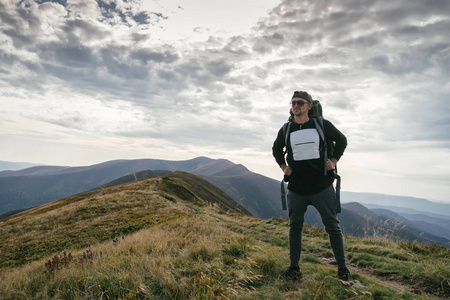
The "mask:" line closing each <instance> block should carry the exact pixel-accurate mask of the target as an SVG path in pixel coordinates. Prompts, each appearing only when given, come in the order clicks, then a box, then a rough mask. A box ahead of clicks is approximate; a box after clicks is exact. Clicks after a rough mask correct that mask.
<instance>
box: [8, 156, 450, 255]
mask: <svg viewBox="0 0 450 300" xmlns="http://www.w3.org/2000/svg"><path fill="white" fill-rule="evenodd" d="M173 171H183V172H188V173H192V174H195V175H198V176H200V177H202V178H204V179H206V180H207V181H209V182H210V183H212V184H214V185H215V186H217V187H218V188H220V189H221V190H222V191H224V192H225V193H226V194H228V195H229V196H230V197H231V198H232V199H233V200H234V201H235V202H236V203H238V204H239V205H241V206H242V207H244V208H245V209H246V210H247V211H248V212H250V213H251V214H253V215H254V216H256V217H259V218H262V219H267V218H287V212H286V211H283V210H282V209H281V203H280V201H281V200H280V182H279V181H277V180H273V179H271V178H268V177H265V176H262V175H259V174H255V173H252V172H250V171H249V170H248V169H247V168H246V167H244V166H242V165H237V164H234V163H232V162H230V161H228V160H225V159H217V160H216V159H210V158H206V157H198V158H195V159H191V160H186V161H166V160H155V159H139V160H114V161H108V162H105V163H101V164H96V165H92V166H86V167H60V166H35V167H31V168H27V169H22V170H17V171H3V172H0V214H1V213H4V215H3V216H2V215H0V218H2V217H7V216H8V215H11V214H12V213H14V211H15V210H17V211H20V210H23V209H24V208H28V207H33V206H38V205H41V204H44V203H48V202H51V201H55V200H58V199H61V198H64V197H68V196H71V195H75V194H79V193H83V192H86V191H89V190H96V189H102V188H105V187H109V186H114V185H118V184H122V183H127V182H133V181H137V180H142V179H146V178H155V177H159V176H162V175H164V174H168V173H170V172H173ZM343 180H345V178H344V179H343ZM341 201H342V203H343V209H342V214H340V215H339V219H340V220H341V224H342V227H343V230H344V233H346V234H350V235H355V236H360V237H370V236H374V235H384V236H387V235H390V236H394V237H395V238H397V239H399V240H407V241H411V242H414V241H417V242H421V243H425V244H439V245H447V246H449V245H450V221H449V216H450V204H443V203H436V202H431V201H428V200H425V199H418V198H411V197H399V196H389V195H381V194H369V193H353V192H341ZM363 205H364V206H363ZM392 205H394V206H392ZM306 222H307V223H308V224H310V225H315V224H317V225H318V226H319V227H320V226H321V221H320V218H318V215H317V211H316V210H315V209H314V208H311V209H308V212H307V215H306Z"/></svg>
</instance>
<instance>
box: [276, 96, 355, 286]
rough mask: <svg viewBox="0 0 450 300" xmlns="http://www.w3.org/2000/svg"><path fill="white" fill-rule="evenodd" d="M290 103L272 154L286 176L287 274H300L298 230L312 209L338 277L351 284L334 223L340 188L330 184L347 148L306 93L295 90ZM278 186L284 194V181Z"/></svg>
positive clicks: (300, 240)
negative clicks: (324, 233) (326, 241)
mask: <svg viewBox="0 0 450 300" xmlns="http://www.w3.org/2000/svg"><path fill="white" fill-rule="evenodd" d="M290 104H291V117H290V118H289V121H288V122H287V123H286V124H284V126H283V127H282V128H281V129H280V130H279V132H278V135H277V138H276V140H275V142H274V143H273V147H272V153H273V156H274V157H275V160H276V162H277V163H278V165H279V166H280V168H281V169H282V171H283V173H284V181H286V182H288V194H287V204H288V205H287V207H288V211H289V259H290V266H289V268H288V270H287V271H286V276H288V277H290V278H295V279H297V278H300V277H301V276H302V273H301V270H300V267H299V261H300V254H301V248H302V229H303V222H304V217H305V213H306V210H307V207H308V205H312V206H314V207H315V208H316V209H317V211H318V212H319V214H320V216H321V218H322V222H323V224H324V226H325V230H326V231H327V233H328V235H329V238H330V243H331V248H332V250H333V253H334V256H335V259H336V262H337V265H338V277H339V278H340V279H341V280H346V281H348V280H351V276H350V272H349V270H348V269H347V266H346V262H345V252H344V241H343V237H342V230H341V227H340V225H339V220H338V219H337V213H338V212H340V202H339V198H338V197H337V196H339V195H338V194H336V191H337V192H338V187H336V191H335V189H334V186H333V182H334V180H335V179H336V178H338V176H337V173H336V165H337V162H338V161H339V159H340V157H341V156H342V154H343V153H344V150H345V148H346V146H347V138H346V137H345V136H344V135H343V134H342V133H341V132H340V131H339V130H338V129H337V128H336V127H335V126H334V125H333V124H332V123H331V122H330V121H328V120H325V119H323V118H322V115H321V114H322V113H321V106H320V103H319V102H318V101H317V100H313V99H312V97H311V95H310V94H308V93H307V92H305V91H295V92H294V95H293V96H292V99H291V102H290ZM284 149H286V150H284ZM285 154H287V157H286V160H285ZM339 183H340V178H339ZM281 184H282V186H281V190H282V196H283V191H284V182H282V183H281ZM283 205H284V204H283Z"/></svg>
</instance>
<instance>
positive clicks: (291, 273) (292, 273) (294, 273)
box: [285, 266, 302, 280]
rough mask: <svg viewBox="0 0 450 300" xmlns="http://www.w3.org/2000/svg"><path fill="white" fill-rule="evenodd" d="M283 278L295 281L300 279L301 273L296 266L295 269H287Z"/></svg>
mask: <svg viewBox="0 0 450 300" xmlns="http://www.w3.org/2000/svg"><path fill="white" fill-rule="evenodd" d="M285 276H286V277H287V278H290V279H294V280H297V279H300V278H302V271H300V267H298V266H297V267H293V266H290V267H289V268H288V269H287V271H286V273H285Z"/></svg>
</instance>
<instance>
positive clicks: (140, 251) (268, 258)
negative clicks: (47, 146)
mask: <svg viewBox="0 0 450 300" xmlns="http://www.w3.org/2000/svg"><path fill="white" fill-rule="evenodd" d="M287 230H288V224H287V221H286V220H283V219H268V220H260V219H257V218H254V217H251V216H249V215H248V214H247V212H246V211H245V210H244V209H243V208H242V207H240V206H239V205H236V203H235V202H233V201H232V200H231V198H229V197H228V196H227V195H226V194H224V193H223V192H222V191H220V190H219V189H217V188H215V187H214V186H212V185H210V184H209V183H207V182H206V181H205V180H203V179H201V178H199V177H196V176H193V175H191V174H187V173H182V172H175V173H170V174H168V175H165V176H162V177H159V178H154V179H148V180H142V181H137V182H133V183H128V184H123V185H118V186H113V187H109V188H105V189H102V190H98V191H92V192H89V193H85V194H82V195H78V196H74V197H70V198H65V199H62V200H59V201H56V202H52V203H49V204H46V205H43V206H40V207H37V208H33V209H30V210H27V211H24V212H22V213H19V214H17V215H14V216H11V217H9V218H6V219H4V220H1V221H0V236H1V237H2V238H1V241H0V251H1V254H2V255H1V256H0V259H1V261H0V264H1V272H0V274H1V275H0V295H2V297H3V298H4V299H31V298H34V299H99V298H103V299H108V298H109V299H119V298H122V299H314V298H316V299H349V298H352V299H429V298H431V297H432V296H434V297H448V296H450V288H449V287H450V286H449V278H450V271H449V270H450V268H449V266H450V251H449V250H448V249H447V248H444V247H437V246H432V247H430V246H424V245H421V244H408V243H393V242H390V241H388V240H386V239H383V238H377V239H358V238H352V237H348V236H347V237H346V248H347V257H348V259H349V262H350V264H351V265H350V269H351V271H352V273H353V277H354V279H355V281H354V282H353V283H352V284H348V285H346V284H343V283H342V282H340V281H339V280H338V279H337V276H336V267H335V266H333V265H331V264H330V263H329V262H330V261H332V259H331V258H332V252H331V249H330V247H329V242H328V236H327V234H326V232H325V231H323V230H321V229H316V228H313V227H309V226H306V227H305V230H304V248H303V254H302V271H303V274H304V278H303V280H302V281H299V282H295V281H289V280H286V279H285V278H284V277H283V274H284V271H285V269H286V267H287V265H288V241H287ZM418 293H420V294H418ZM3 298H2V299H3Z"/></svg>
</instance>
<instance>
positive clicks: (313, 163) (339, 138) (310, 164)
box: [272, 118, 347, 195]
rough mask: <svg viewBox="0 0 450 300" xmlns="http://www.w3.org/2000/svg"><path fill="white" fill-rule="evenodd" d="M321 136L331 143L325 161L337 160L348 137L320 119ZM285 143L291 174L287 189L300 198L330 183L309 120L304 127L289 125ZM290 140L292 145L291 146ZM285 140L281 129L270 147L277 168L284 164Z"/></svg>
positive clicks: (318, 139)
mask: <svg viewBox="0 0 450 300" xmlns="http://www.w3.org/2000/svg"><path fill="white" fill-rule="evenodd" d="M323 121H324V122H323V124H324V134H325V138H326V140H327V141H328V143H330V142H333V143H334V151H333V154H332V155H328V158H329V159H331V158H336V159H337V160H339V159H340V158H341V156H342V155H343V153H344V150H345V148H346V147H347V138H346V137H345V136H344V135H343V134H342V133H341V132H340V131H339V130H338V129H337V128H336V127H335V126H334V125H333V124H332V123H331V122H330V121H328V120H323ZM286 134H288V135H289V137H288V142H287V147H286V148H287V150H288V151H287V165H288V166H289V167H290V168H291V169H292V171H293V173H292V175H291V176H290V179H289V185H288V189H289V190H291V191H292V192H294V193H296V194H299V195H312V194H316V193H318V192H320V191H322V190H324V189H325V188H327V187H328V186H330V185H331V184H332V183H333V180H334V178H333V177H331V176H325V175H324V159H323V155H324V151H322V149H323V146H324V145H323V142H322V141H321V139H320V137H319V134H318V132H317V130H316V127H315V125H314V121H313V120H312V119H311V118H310V120H309V121H308V122H306V123H304V124H303V125H299V124H296V123H294V122H292V123H291V126H290V130H289V132H288V133H286ZM291 141H292V142H293V144H292V145H291ZM284 147H285V137H284V134H283V128H281V129H280V130H279V131H278V135H277V138H276V139H275V141H274V143H273V147H272V154H273V156H274V157H275V160H276V162H277V163H278V165H280V166H281V165H282V164H284V163H286V161H285V157H284V153H283V149H284Z"/></svg>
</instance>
